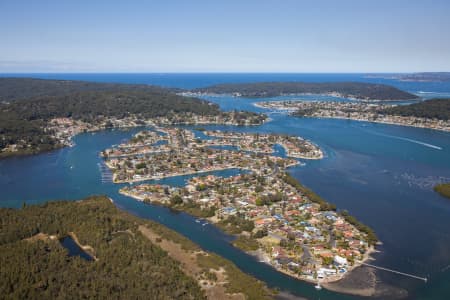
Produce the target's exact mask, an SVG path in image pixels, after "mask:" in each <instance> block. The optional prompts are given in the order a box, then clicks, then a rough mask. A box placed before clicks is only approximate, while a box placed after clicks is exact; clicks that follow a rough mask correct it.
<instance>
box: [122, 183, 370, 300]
mask: <svg viewBox="0 0 450 300" xmlns="http://www.w3.org/2000/svg"><path fill="white" fill-rule="evenodd" d="M119 193H120V194H122V195H124V196H127V197H130V198H132V199H135V200H137V201H140V202H143V203H149V204H152V205H161V206H163V207H165V208H168V209H170V207H169V206H168V205H166V204H164V203H156V202H152V201H145V198H143V197H139V196H136V195H133V194H131V193H128V192H125V191H122V190H119ZM179 211H180V212H183V213H186V214H188V215H190V216H192V217H194V218H198V216H195V215H193V214H190V213H188V212H187V211H184V210H179ZM204 219H205V220H208V221H209V222H210V223H211V224H213V225H214V226H215V227H216V228H218V229H219V230H220V231H222V232H223V233H226V232H225V231H223V230H222V229H221V228H220V227H217V225H216V223H217V218H215V217H214V216H213V217H208V218H204ZM239 235H240V234H237V235H233V236H239ZM231 244H232V245H233V247H235V248H236V249H239V250H240V251H243V252H245V253H247V254H249V255H251V256H253V257H255V258H256V259H257V260H258V262H260V263H265V264H267V265H269V266H271V267H272V268H273V269H275V270H276V271H277V272H280V273H283V274H285V275H287V276H290V277H292V278H295V279H296V280H300V281H303V282H307V283H310V284H317V282H318V280H317V279H309V278H306V277H301V276H299V275H296V274H294V273H293V272H290V271H288V270H286V269H283V268H281V267H276V266H275V265H274V264H272V262H271V259H270V257H269V255H268V253H266V252H265V251H264V250H263V249H262V248H261V247H260V248H258V249H257V250H252V251H244V250H242V249H240V248H239V247H236V246H235V245H234V244H233V243H231ZM376 252H379V251H378V250H376V248H375V246H371V247H369V248H368V249H367V252H366V253H364V256H363V259H362V260H360V261H357V262H355V263H354V264H353V265H352V266H349V267H347V272H345V273H344V274H343V275H342V276H338V277H331V278H327V279H326V278H324V279H321V280H320V284H321V285H322V286H323V288H325V289H327V290H330V291H334V292H338V293H343V294H349V295H356V296H366V297H367V296H373V295H374V294H375V287H372V288H369V289H367V288H365V289H363V288H361V289H358V288H348V287H345V288H343V287H340V286H336V285H339V283H340V282H342V281H343V280H345V279H346V278H348V277H350V276H352V275H353V273H354V271H355V270H356V269H358V268H360V267H362V266H363V265H362V264H361V263H364V262H367V261H369V260H374V258H373V257H372V256H371V255H372V254H373V253H376Z"/></svg>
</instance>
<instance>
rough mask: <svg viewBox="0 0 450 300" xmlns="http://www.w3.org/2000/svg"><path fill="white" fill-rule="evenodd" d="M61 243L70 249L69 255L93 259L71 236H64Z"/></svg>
mask: <svg viewBox="0 0 450 300" xmlns="http://www.w3.org/2000/svg"><path fill="white" fill-rule="evenodd" d="M59 242H60V243H61V245H62V246H63V247H64V248H66V249H67V251H69V256H79V257H81V258H82V259H85V260H88V261H91V260H93V258H92V257H91V256H90V255H89V254H87V253H86V252H85V251H84V250H83V249H81V248H80V247H79V246H78V245H77V243H75V241H74V240H73V239H72V237H70V236H66V237H64V238H62V239H61V240H60V241H59Z"/></svg>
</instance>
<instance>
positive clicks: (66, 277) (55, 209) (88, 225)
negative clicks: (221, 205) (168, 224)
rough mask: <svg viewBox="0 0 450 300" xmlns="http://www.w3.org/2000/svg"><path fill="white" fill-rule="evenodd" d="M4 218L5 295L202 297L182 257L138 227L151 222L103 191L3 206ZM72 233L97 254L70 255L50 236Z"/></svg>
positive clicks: (0, 289) (0, 251)
mask: <svg viewBox="0 0 450 300" xmlns="http://www.w3.org/2000/svg"><path fill="white" fill-rule="evenodd" d="M0 219H1V220H2V227H1V232H0V265H1V266H2V267H1V268H0V277H1V278H2V280H1V281H0V294H1V295H2V298H3V299H66V298H72V299H73V298H78V299H80V298H99V299H139V298H141V299H142V298H148V297H149V296H151V298H152V299H168V298H171V299H202V298H204V294H203V292H202V291H201V289H200V287H199V286H198V284H197V282H196V281H195V280H194V279H193V278H190V277H188V276H186V275H185V274H184V273H183V272H182V271H181V269H180V266H179V263H178V262H177V261H175V260H173V259H172V258H170V257H168V256H167V254H166V252H164V251H163V250H161V248H159V247H158V246H156V245H153V244H152V243H151V242H150V241H149V240H148V239H146V238H145V237H144V236H143V235H142V234H141V233H140V232H139V231H138V229H137V227H138V225H140V224H144V223H149V224H150V226H152V225H151V222H145V221H143V220H140V219H138V218H135V217H132V216H130V215H128V214H125V213H123V212H121V211H119V210H118V209H117V208H116V207H115V206H114V205H113V204H112V203H111V202H110V201H109V200H108V199H107V198H105V197H91V198H88V199H86V200H83V201H81V202H49V203H46V204H44V205H41V206H27V207H24V208H23V209H21V210H13V209H0ZM159 226H160V225H159ZM159 226H158V225H154V226H152V227H156V228H158V227H159ZM152 229H153V228H152ZM71 232H73V233H74V234H75V235H76V236H77V237H78V240H79V242H80V243H81V244H82V245H89V246H91V247H92V249H93V252H94V254H95V256H96V257H97V260H95V261H86V260H84V259H82V258H80V257H77V256H68V252H67V250H66V249H65V248H64V247H62V246H61V245H60V243H59V241H58V239H49V238H45V235H55V236H56V237H57V238H62V237H64V236H67V235H68V234H69V233H71ZM38 233H42V234H43V235H41V237H40V238H38V237H37V236H35V235H36V234H38ZM44 234H45V235H44ZM33 236H34V237H35V238H34V239H30V240H24V239H26V238H31V237H33ZM165 237H166V236H165Z"/></svg>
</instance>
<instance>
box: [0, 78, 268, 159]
mask: <svg viewBox="0 0 450 300" xmlns="http://www.w3.org/2000/svg"><path fill="white" fill-rule="evenodd" d="M2 101H3V102H2ZM183 114H196V115H208V116H209V115H213V116H219V115H224V114H225V113H223V112H221V111H220V110H219V107H218V106H217V105H215V104H212V103H210V102H207V101H204V100H200V99H197V98H189V97H184V96H179V95H177V94H175V93H174V92H173V91H172V90H169V89H164V88H160V87H156V86H147V85H125V84H104V83H88V82H79V81H60V80H40V79H30V78H4V79H0V151H1V149H3V148H5V147H7V146H8V145H14V144H20V145H21V147H20V148H19V149H18V151H17V152H15V153H14V154H33V153H38V152H42V151H47V150H51V149H55V148H58V147H60V145H59V144H58V142H57V141H55V139H54V138H53V137H52V136H53V132H51V131H48V130H45V127H46V126H47V124H48V121H49V120H50V119H52V118H58V117H71V118H73V119H74V120H81V121H85V122H88V123H91V124H97V123H99V122H101V121H105V120H107V118H109V117H114V118H117V119H122V118H126V117H129V116H137V117H139V118H143V119H148V118H154V117H169V118H173V117H174V116H178V117H179V116H182V115H183ZM250 115H251V116H252V118H250V119H251V120H253V121H254V122H256V123H258V122H260V121H262V120H264V118H265V117H264V116H258V115H257V114H255V113H250V112H235V114H234V118H235V119H236V121H237V122H238V123H239V124H244V123H245V121H246V119H249V116H250ZM23 145H24V146H23ZM22 146H23V147H22ZM11 154H12V153H10V152H6V153H1V152H0V157H1V156H7V155H11Z"/></svg>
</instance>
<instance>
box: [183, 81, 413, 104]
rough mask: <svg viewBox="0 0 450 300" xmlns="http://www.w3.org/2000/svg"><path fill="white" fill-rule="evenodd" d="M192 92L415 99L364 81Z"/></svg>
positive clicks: (238, 85) (217, 87)
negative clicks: (337, 95) (335, 94)
mask: <svg viewBox="0 0 450 300" xmlns="http://www.w3.org/2000/svg"><path fill="white" fill-rule="evenodd" d="M192 92H199V93H212V94H239V95H241V96H243V97H276V96H281V95H289V94H331V93H337V94H339V95H341V96H343V97H348V98H357V99H362V100H409V99H417V98H418V97H417V96H416V95H413V94H410V93H407V92H404V91H402V90H399V89H397V88H395V87H392V86H389V85H384V84H372V83H364V82H326V83H315V82H257V83H226V84H218V85H213V86H209V87H205V88H199V89H194V90H192Z"/></svg>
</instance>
